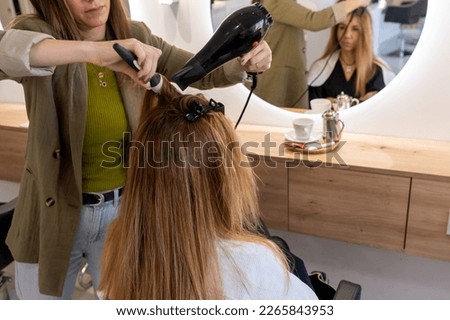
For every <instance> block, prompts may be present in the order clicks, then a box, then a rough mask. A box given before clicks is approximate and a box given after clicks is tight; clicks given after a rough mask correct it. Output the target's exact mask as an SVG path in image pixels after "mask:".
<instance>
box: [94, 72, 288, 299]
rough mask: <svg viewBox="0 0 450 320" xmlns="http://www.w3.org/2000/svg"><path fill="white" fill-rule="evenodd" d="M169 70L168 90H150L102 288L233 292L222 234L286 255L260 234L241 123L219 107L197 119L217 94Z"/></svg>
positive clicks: (150, 293) (209, 294)
mask: <svg viewBox="0 0 450 320" xmlns="http://www.w3.org/2000/svg"><path fill="white" fill-rule="evenodd" d="M162 79H163V81H164V82H163V87H162V91H161V93H160V95H157V94H154V93H152V92H151V91H147V93H146V96H145V99H144V103H143V108H142V115H141V121H140V125H139V127H138V129H137V132H136V133H135V136H134V140H133V141H132V143H131V147H130V153H129V169H128V170H127V178H126V187H125V192H124V195H123V198H122V202H121V207H120V212H119V215H118V217H117V218H116V219H115V220H114V221H113V222H112V224H111V226H110V227H109V230H108V233H107V237H106V242H105V247H104V251H103V257H102V267H101V274H102V277H101V283H100V287H99V290H100V291H101V292H102V294H103V295H104V297H105V298H108V299H158V300H159V299H171V300H175V299H177V300H179V299H183V300H184V299H223V298H224V293H223V286H222V278H221V274H220V268H219V257H218V252H217V241H218V240H219V239H235V240H244V241H252V242H258V243H262V244H267V245H268V246H269V247H270V248H272V249H273V250H274V252H276V254H278V255H279V256H280V258H281V259H283V257H282V255H281V253H280V251H279V250H277V249H276V248H274V246H273V245H272V244H271V243H270V242H268V240H267V239H265V238H262V237H260V236H259V235H257V234H256V231H255V230H256V228H257V227H258V224H259V221H260V220H259V218H260V215H259V209H258V202H257V191H256V184H255V178H254V174H253V170H252V169H251V168H250V167H248V164H247V159H246V157H245V156H244V155H243V153H242V151H241V149H240V146H239V143H238V137H237V135H236V133H235V131H234V129H233V126H232V124H231V122H230V121H229V120H228V119H227V118H226V117H225V116H224V115H223V114H222V113H220V112H212V111H210V112H207V113H206V114H204V115H203V116H202V117H200V118H199V119H198V120H197V121H195V122H189V121H187V120H186V114H187V113H188V112H189V111H190V110H192V106H193V105H195V104H197V103H198V102H199V103H201V104H203V105H207V104H208V101H207V100H206V99H205V97H204V96H202V95H183V94H181V93H180V92H178V91H177V90H176V89H175V88H174V87H173V86H172V85H171V84H170V83H169V82H168V81H167V79H165V78H164V77H162ZM280 281H283V280H282V279H280Z"/></svg>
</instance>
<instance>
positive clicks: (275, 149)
mask: <svg viewBox="0 0 450 320" xmlns="http://www.w3.org/2000/svg"><path fill="white" fill-rule="evenodd" d="M27 123H28V119H27V115H26V111H25V107H24V106H23V105H21V104H7V103H0V128H2V129H6V128H7V129H8V130H12V131H22V132H26V131H27V127H26V124H27ZM289 130H291V129H290V128H280V127H266V126H256V125H246V124H240V125H239V127H238V130H237V131H238V134H239V136H240V138H241V141H242V143H243V147H244V150H245V151H246V152H247V153H251V154H256V155H260V156H266V157H268V156H270V157H271V158H273V159H278V160H280V161H292V162H294V161H293V160H297V161H303V162H305V163H306V164H307V165H308V164H309V165H310V166H311V164H312V166H317V165H322V166H333V167H335V168H342V169H351V170H360V171H361V170H363V171H366V172H375V173H376V172H378V173H386V171H389V174H395V175H399V176H411V177H421V176H423V177H427V178H430V177H433V178H435V179H436V180H444V181H450V165H448V159H450V142H447V141H435V140H416V139H406V138H397V137H384V136H374V135H363V134H353V133H347V132H345V130H344V133H343V137H342V140H341V141H340V144H339V146H338V147H337V148H336V149H335V150H334V151H332V152H329V153H323V154H301V153H299V152H292V151H290V150H288V149H286V148H284V146H283V142H284V133H285V132H287V131H289Z"/></svg>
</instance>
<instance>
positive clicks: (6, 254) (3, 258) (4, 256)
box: [0, 198, 17, 300]
mask: <svg viewBox="0 0 450 320" xmlns="http://www.w3.org/2000/svg"><path fill="white" fill-rule="evenodd" d="M16 202H17V198H15V199H13V200H11V201H9V202H6V203H0V300H9V299H10V297H11V296H12V295H11V293H10V290H9V288H8V283H11V280H12V279H11V276H10V275H9V274H8V273H7V272H4V271H3V269H4V268H6V267H7V266H8V265H9V264H10V263H11V262H13V260H14V259H13V257H12V255H11V252H10V251H9V249H8V246H7V245H6V243H5V240H6V235H7V234H8V230H9V227H10V225H11V220H12V216H13V213H14V209H15V207H16Z"/></svg>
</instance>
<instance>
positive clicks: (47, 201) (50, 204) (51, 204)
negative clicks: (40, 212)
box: [45, 198, 56, 207]
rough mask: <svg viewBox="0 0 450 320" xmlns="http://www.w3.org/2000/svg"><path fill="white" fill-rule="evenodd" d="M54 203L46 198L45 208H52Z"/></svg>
mask: <svg viewBox="0 0 450 320" xmlns="http://www.w3.org/2000/svg"><path fill="white" fill-rule="evenodd" d="M55 203H56V201H55V200H54V199H52V198H48V199H47V200H45V205H46V206H47V207H52V206H53V205H54V204H55Z"/></svg>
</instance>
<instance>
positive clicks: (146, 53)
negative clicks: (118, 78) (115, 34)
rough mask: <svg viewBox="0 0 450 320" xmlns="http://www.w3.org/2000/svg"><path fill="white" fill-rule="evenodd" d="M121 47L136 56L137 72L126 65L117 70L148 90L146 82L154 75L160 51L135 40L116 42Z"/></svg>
mask: <svg viewBox="0 0 450 320" xmlns="http://www.w3.org/2000/svg"><path fill="white" fill-rule="evenodd" d="M116 42H118V43H119V44H120V45H121V46H123V47H124V48H126V49H127V50H129V51H131V52H132V53H133V54H134V55H135V56H136V61H137V63H136V64H137V67H138V68H139V70H138V71H136V70H134V69H133V68H131V67H129V66H128V65H127V67H126V68H124V67H123V66H122V67H117V66H116V68H121V70H119V71H120V72H122V73H125V74H126V75H128V76H129V77H130V78H131V79H133V80H134V81H135V82H136V83H137V84H139V85H141V86H143V87H145V88H148V80H149V79H150V78H151V77H152V76H153V75H154V74H155V72H156V68H157V66H158V59H159V57H160V56H161V50H160V49H158V48H155V47H152V46H150V45H147V44H144V43H142V42H140V41H138V40H136V39H125V40H117V41H116Z"/></svg>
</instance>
